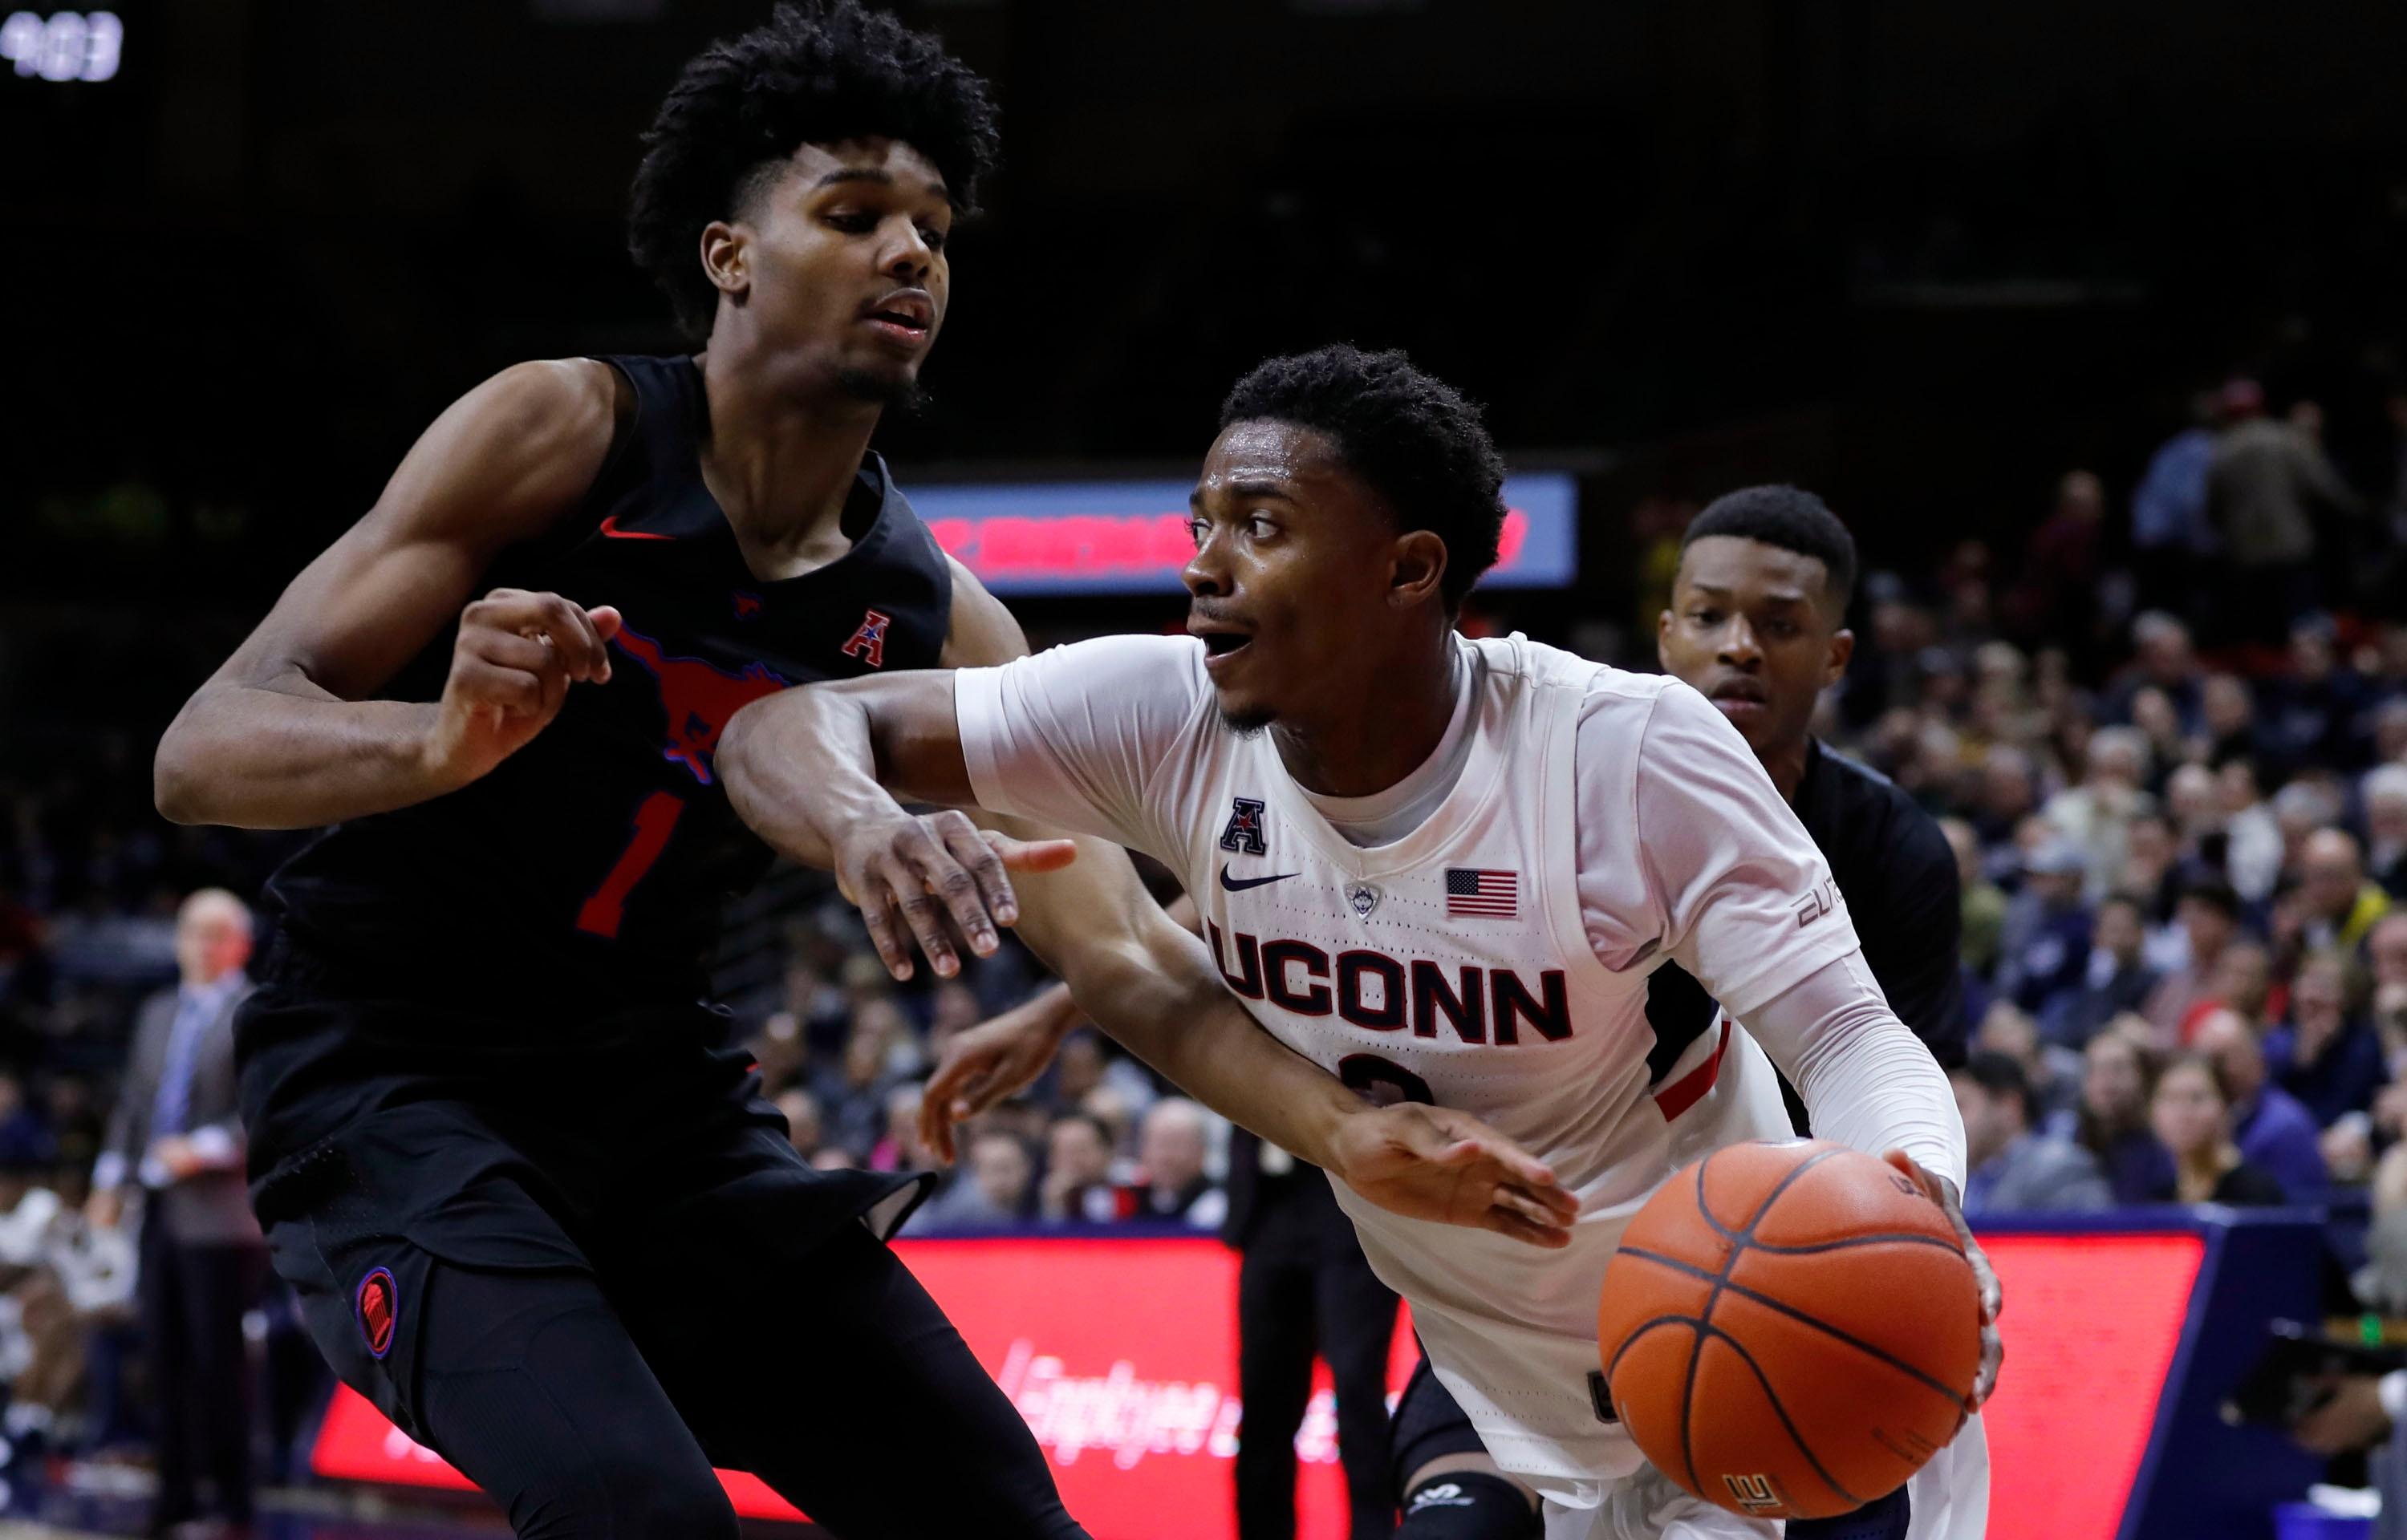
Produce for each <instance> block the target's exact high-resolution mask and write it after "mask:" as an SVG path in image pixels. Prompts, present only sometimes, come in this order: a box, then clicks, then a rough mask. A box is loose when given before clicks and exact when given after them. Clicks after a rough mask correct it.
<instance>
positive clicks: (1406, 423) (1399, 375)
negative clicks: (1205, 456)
mask: <svg viewBox="0 0 2407 1540" xmlns="http://www.w3.org/2000/svg"><path fill="white" fill-rule="evenodd" d="M1236 422H1285V423H1292V424H1294V425H1295V426H1296V427H1298V428H1309V429H1311V430H1312V431H1315V432H1317V433H1319V434H1321V435H1323V436H1324V437H1326V438H1328V439H1329V441H1330V442H1331V443H1332V444H1333V445H1336V446H1337V453H1338V456H1339V457H1340V458H1341V459H1344V460H1345V462H1346V469H1347V470H1349V471H1351V472H1353V473H1355V474H1356V475H1358V476H1360V477H1361V478H1362V480H1363V481H1365V482H1366V483H1368V484H1369V485H1370V487H1371V489H1372V490H1373V491H1374V492H1376V493H1378V494H1379V496H1380V497H1381V498H1382V499H1384V500H1385V501H1386V502H1387V504H1388V506H1389V508H1390V509H1392V510H1394V512H1395V515H1396V517H1397V519H1398V520H1399V521H1400V522H1401V523H1402V525H1403V528H1404V529H1406V530H1430V531H1431V533H1433V534H1435V535H1436V536H1437V537H1438V538H1439V539H1441V540H1443V541H1445V542H1446V575H1445V576H1444V577H1443V578H1441V579H1440V580H1439V585H1438V586H1439V591H1440V592H1441V594H1443V596H1444V597H1445V600H1446V612H1447V613H1448V614H1449V615H1451V614H1453V613H1454V612H1455V611H1457V610H1460V608H1461V607H1462V596H1463V595H1465V594H1467V593H1469V592H1470V591H1471V586H1472V585H1473V584H1474V583H1476V582H1478V581H1479V574H1480V573H1482V572H1486V571H1488V568H1490V567H1493V566H1495V565H1496V542H1497V540H1498V538H1499V537H1500V536H1501V535H1502V534H1503V529H1504V499H1503V486H1504V458H1503V456H1502V455H1499V454H1498V453H1497V452H1496V445H1495V442H1494V441H1493V440H1491V439H1490V438H1488V427H1487V425H1486V424H1485V423H1483V422H1481V421H1480V420H1479V404H1478V403H1476V402H1473V401H1469V400H1467V399H1465V398H1464V397H1463V395H1462V393H1461V392H1460V391H1458V390H1457V389H1454V387H1452V386H1450V385H1448V384H1446V382H1445V381H1444V380H1442V379H1439V378H1437V377H1436V376H1435V375H1433V374H1423V373H1422V372H1421V371H1420V370H1418V369H1417V368H1415V367H1413V360H1410V359H1408V358H1406V357H1404V355H1403V353H1401V352H1398V351H1395V350H1392V349H1390V350H1389V351H1388V352H1384V353H1365V352H1363V351H1362V350H1361V349H1360V348H1359V347H1348V346H1346V345H1344V344H1342V343H1340V344H1337V345H1335V346H1329V347H1320V348H1315V349H1314V350H1313V351H1311V352H1309V353H1295V354H1290V355H1289V356H1288V357H1286V358H1279V359H1271V360H1267V361H1266V362H1263V363H1260V364H1258V365H1256V366H1255V367H1254V370H1253V372H1252V373H1251V374H1247V375H1246V377H1245V378H1243V379H1241V380H1239V381H1238V382H1237V384H1236V388H1235V389H1232V390H1231V391H1230V392H1229V399H1228V400H1226V401H1224V402H1222V403H1220V426H1221V428H1223V429H1226V428H1227V427H1228V426H1229V425H1230V424H1231V423H1236Z"/></svg>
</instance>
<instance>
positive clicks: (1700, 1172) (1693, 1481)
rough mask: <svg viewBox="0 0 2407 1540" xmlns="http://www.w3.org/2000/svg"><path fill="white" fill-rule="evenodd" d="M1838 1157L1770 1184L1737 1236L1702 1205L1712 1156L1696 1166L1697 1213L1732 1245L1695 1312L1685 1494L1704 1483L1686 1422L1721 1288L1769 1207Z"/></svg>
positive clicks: (1810, 1160) (1802, 1165)
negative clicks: (1695, 1337)
mask: <svg viewBox="0 0 2407 1540" xmlns="http://www.w3.org/2000/svg"><path fill="white" fill-rule="evenodd" d="M1719 1153H1720V1151H1715V1154H1719ZM1838 1153H1839V1151H1837V1150H1819V1151H1815V1152H1814V1153H1813V1154H1811V1155H1808V1156H1806V1157H1805V1158H1804V1159H1803V1160H1802V1161H1799V1162H1798V1163H1797V1165H1796V1166H1795V1167H1794V1168H1793V1169H1791V1170H1790V1171H1789V1172H1788V1174H1787V1176H1784V1177H1782V1178H1781V1179H1780V1180H1779V1181H1778V1182H1776V1183H1774V1184H1773V1189H1772V1191H1771V1192H1769V1193H1766V1194H1764V1195H1763V1201H1762V1202H1761V1203H1759V1204H1757V1205H1756V1206H1755V1212H1754V1213H1752V1214H1750V1215H1748V1216H1747V1221H1746V1228H1745V1230H1744V1231H1741V1232H1737V1233H1733V1232H1731V1231H1730V1230H1726V1229H1723V1228H1722V1222H1721V1221H1720V1220H1718V1219H1716V1218H1715V1217H1714V1211H1713V1209H1712V1208H1711V1207H1710V1206H1708V1205H1707V1204H1706V1202H1705V1167H1707V1166H1711V1165H1713V1163H1714V1156H1713V1155H1707V1156H1706V1157H1705V1158H1704V1159H1702V1160H1701V1161H1699V1162H1697V1212H1699V1213H1701V1214H1702V1215H1704V1216H1705V1222H1706V1223H1707V1224H1710V1225H1712V1226H1713V1227H1714V1228H1715V1229H1716V1230H1719V1231H1720V1232H1721V1235H1722V1237H1723V1238H1724V1239H1725V1240H1728V1241H1730V1243H1731V1244H1730V1255H1729V1256H1727V1257H1725V1258H1723V1259H1722V1270H1721V1272H1720V1273H1719V1274H1718V1275H1717V1276H1716V1278H1715V1279H1714V1287H1713V1292H1712V1293H1708V1294H1706V1295H1705V1303H1704V1305H1703V1307H1702V1308H1700V1309H1699V1310H1698V1312H1697V1331H1698V1333H1699V1334H1700V1335H1699V1336H1698V1338H1697V1340H1696V1342H1695V1343H1694V1344H1693V1345H1692V1346H1691V1347H1690V1349H1689V1350H1688V1384H1686V1385H1685V1386H1683V1387H1682V1388H1681V1391H1680V1459H1681V1461H1682V1462H1684V1463H1686V1464H1687V1465H1688V1490H1689V1491H1700V1490H1702V1486H1703V1483H1702V1482H1701V1481H1699V1480H1698V1479H1697V1449H1696V1438H1695V1435H1694V1434H1693V1433H1692V1431H1691V1429H1690V1427H1689V1422H1690V1420H1691V1418H1692V1416H1693V1414H1694V1413H1695V1411H1696V1408H1697V1371H1698V1368H1699V1366H1700V1365H1701V1364H1702V1363H1703V1362H1704V1357H1705V1342H1704V1334H1707V1333H1712V1332H1713V1321H1714V1306H1715V1305H1716V1303H1717V1302H1719V1300H1720V1299H1721V1297H1722V1290H1723V1288H1724V1287H1726V1286H1727V1285H1728V1284H1729V1282H1730V1269H1731V1268H1733V1267H1735V1266H1737V1265H1738V1259H1739V1258H1740V1257H1742V1256H1745V1254H1746V1249H1747V1247H1748V1246H1749V1245H1751V1244H1753V1242H1754V1237H1755V1227H1756V1226H1757V1225H1759V1224H1760V1223H1762V1222H1763V1216H1764V1215H1766V1214H1768V1213H1770V1212H1772V1206H1773V1204H1775V1203H1778V1202H1779V1201H1780V1194H1783V1193H1786V1192H1787V1191H1788V1189H1789V1188H1790V1187H1791V1186H1792V1185H1794V1184H1795V1182H1796V1181H1797V1180H1798V1179H1799V1178H1801V1177H1802V1176H1803V1175H1804V1174H1805V1173H1806V1172H1808V1171H1811V1170H1812V1169H1814V1167H1816V1166H1819V1165H1821V1164H1822V1163H1823V1162H1824V1161H1826V1160H1829V1159H1830V1157H1831V1156H1833V1155H1835V1154H1838ZM1716 1335H1728V1334H1726V1333H1724V1334H1716ZM1730 1345H1731V1346H1732V1347H1734V1348H1735V1347H1736V1346H1737V1343H1736V1342H1732V1343H1731V1344H1730ZM1748 1366H1749V1367H1750V1368H1752V1367H1753V1366H1754V1365H1753V1363H1752V1361H1750V1362H1749V1364H1748ZM1764 1393H1765V1394H1766V1395H1770V1394H1771V1393H1772V1387H1771V1385H1770V1384H1769V1383H1767V1384H1766V1385H1765V1386H1764ZM1773 1405H1774V1408H1775V1409H1777V1408H1778V1401H1777V1398H1774V1402H1773ZM1780 1420H1781V1421H1782V1422H1783V1423H1784V1424H1785V1423H1786V1422H1787V1420H1788V1414H1787V1412H1786V1411H1781V1413H1780ZM1792 1432H1793V1430H1792ZM1797 1447H1798V1448H1801V1449H1802V1448H1805V1446H1804V1442H1803V1440H1802V1439H1801V1440H1799V1441H1798V1446H1797ZM1805 1459H1806V1461H1807V1462H1809V1463H1813V1464H1814V1469H1815V1470H1816V1473H1819V1472H1820V1471H1821V1469H1822V1467H1821V1465H1820V1464H1819V1463H1818V1462H1815V1461H1814V1453H1813V1451H1812V1450H1810V1449H1807V1450H1806V1451H1805ZM1824 1479H1825V1480H1828V1479H1829V1477H1828V1476H1825V1477H1824ZM1830 1486H1831V1490H1832V1491H1841V1492H1844V1491H1845V1490H1846V1489H1844V1487H1841V1486H1840V1485H1839V1484H1838V1483H1837V1482H1835V1481H1833V1482H1831V1483H1830Z"/></svg>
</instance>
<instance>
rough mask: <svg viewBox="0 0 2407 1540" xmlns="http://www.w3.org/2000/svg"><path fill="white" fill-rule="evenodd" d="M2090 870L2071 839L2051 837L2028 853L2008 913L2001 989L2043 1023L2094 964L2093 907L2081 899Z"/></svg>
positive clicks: (2002, 944) (2001, 942) (2000, 966)
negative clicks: (2091, 938)
mask: <svg viewBox="0 0 2407 1540" xmlns="http://www.w3.org/2000/svg"><path fill="white" fill-rule="evenodd" d="M2085 870H2087V862H2086V861H2085V860H2084V859H2083V856H2082V854H2081V852H2080V851H2079V850H2078V849H2076V848H2075V847H2074V846H2073V845H2072V842H2071V841H2066V840H2062V839H2051V840H2048V841H2045V842H2044V843H2042V844H2041V845H2040V846H2039V848H2038V849H2036V850H2034V851H2032V852H2030V855H2028V856H2027V857H2026V871H2025V875H2024V878H2023V891H2022V892H2020V893H2018V894H2016V895H2015V899H2014V902H2013V904H2011V905H2010V906H2009V907H2008V909H2007V911H2006V922H2005V929H2004V933H2003V935H2002V936H2001V938H2000V940H1999V948H2000V950H1999V961H1998V988H1999V991H2000V993H2001V994H2003V995H2004V996H2006V997H2007V998H2009V999H2011V1000H2013V1001H2014V1002H2015V1004H2016V1005H2018V1006H2020V1007H2021V1008H2022V1009H2023V1010H2028V1011H2030V1013H2031V1014H2032V1015H2034V1016H2037V1017H2038V1018H2039V1019H2040V1020H2041V1021H2042V1022H2043V1023H2045V1022H2046V1021H2048V1020H2049V1018H2050V1014H2051V1010H2052V1008H2056V1007H2057V1004H2058V1001H2059V1000H2062V999H2065V998H2067V997H2069V996H2072V994H2073V992H2075V991H2076V990H2078V989H2079V988H2080V987H2081V982H2082V979H2083V976H2084V974H2085V972H2086V971H2087V968H2088V965H2089V924H2090V922H2089V911H2088V910H2087V908H2086V907H2084V905H2083V904H2082V901H2081V884H2082V874H2083V872H2084V871H2085Z"/></svg>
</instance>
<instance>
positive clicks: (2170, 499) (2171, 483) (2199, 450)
mask: <svg viewBox="0 0 2407 1540" xmlns="http://www.w3.org/2000/svg"><path fill="white" fill-rule="evenodd" d="M2214 464H2215V395H2214V393H2213V392H2212V391H2202V392H2200V394H2199V396H2198V397H2197V398H2196V399H2194V400H2193V401H2192V402H2191V403H2190V421H2189V425H2188V426H2187V427H2186V428H2184V429H2183V430H2182V431H2180V432H2178V433H2175V434H2174V435H2173V436H2172V437H2171V438H2169V439H2167V440H2165V442H2164V443H2163V444H2161V445H2158V447H2157V452H2156V453H2155V454H2154V455H2152V456H2150V457H2149V459H2148V468H2147V471H2146V472H2145V473H2144V474H2143V475H2142V476H2141V477H2140V485H2139V486H2138V487H2136V488H2134V489H2133V491H2132V493H2131V561H2132V565H2133V567H2135V568H2136V569H2137V572H2135V574H2134V575H2135V576H2136V578H2137V580H2138V583H2139V590H2140V599H2141V600H2142V601H2143V602H2144V603H2148V604H2159V605H2163V606H2166V607H2167V608H2170V609H2176V610H2186V609H2188V608H2189V607H2190V605H2191V603H2192V602H2193V599H2194V589H2195V585H2196V583H2197V568H2198V564H2199V562H2200V561H2201V560H2202V559H2203V558H2206V557H2207V556H2209V555H2211V554H2212V553H2213V552H2214V550H2215V527H2214V526H2213V525H2212V524H2211V523H2209V522H2208V520H2207V513H2206V479H2207V473H2208V472H2209V471H2210V470H2211V469H2212V468H2213V466H2214ZM2136 629H2137V628H2136V627H2135V628H2134V630H2135V631H2136Z"/></svg>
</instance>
